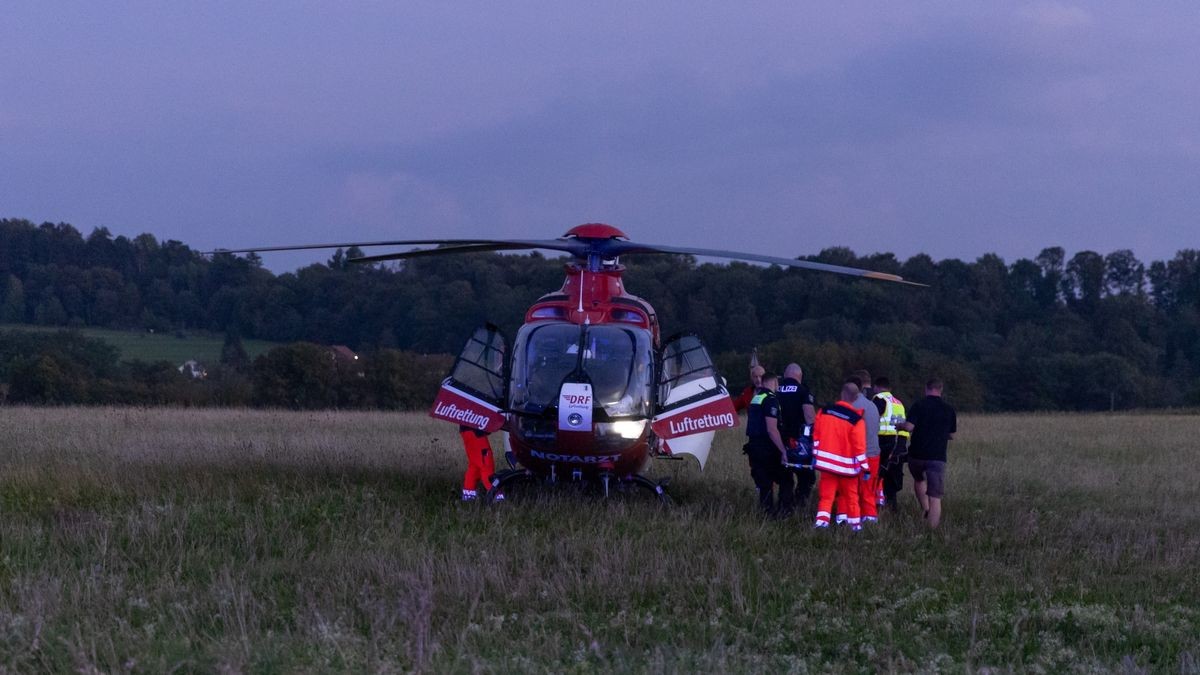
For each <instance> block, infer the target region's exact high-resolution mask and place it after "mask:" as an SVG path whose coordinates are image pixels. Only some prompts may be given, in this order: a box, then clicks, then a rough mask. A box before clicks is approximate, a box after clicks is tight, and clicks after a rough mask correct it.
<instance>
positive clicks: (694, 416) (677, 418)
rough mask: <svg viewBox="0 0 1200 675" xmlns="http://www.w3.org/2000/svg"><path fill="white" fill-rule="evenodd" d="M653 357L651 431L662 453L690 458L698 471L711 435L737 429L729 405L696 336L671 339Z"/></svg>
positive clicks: (729, 402) (711, 364)
mask: <svg viewBox="0 0 1200 675" xmlns="http://www.w3.org/2000/svg"><path fill="white" fill-rule="evenodd" d="M659 354H660V356H659V361H658V392H657V394H658V396H657V404H656V406H655V416H654V419H653V420H651V428H653V429H654V433H655V435H657V436H658V437H659V438H660V439H662V443H663V446H664V448H665V449H666V452H667V453H668V454H672V455H683V454H686V455H693V456H695V458H696V459H697V460H698V461H699V462H700V468H701V469H703V468H704V463H705V462H706V461H707V460H708V452H709V450H710V448H711V447H712V440H713V436H714V434H715V433H716V431H717V430H718V429H730V428H733V427H736V426H737V425H738V419H737V414H736V412H735V410H734V408H733V401H732V400H731V399H730V398H729V392H728V391H727V390H726V389H725V386H724V384H722V382H721V378H720V377H719V376H718V375H717V370H716V368H715V367H714V366H713V362H712V359H711V358H710V357H709V355H708V350H707V349H705V348H704V343H702V342H700V338H698V337H696V336H695V335H691V334H685V335H678V336H675V337H673V338H671V339H669V340H667V342H666V344H664V345H663V347H662V350H661V351H660V353H659Z"/></svg>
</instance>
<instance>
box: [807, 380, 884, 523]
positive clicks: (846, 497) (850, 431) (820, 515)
mask: <svg viewBox="0 0 1200 675" xmlns="http://www.w3.org/2000/svg"><path fill="white" fill-rule="evenodd" d="M859 391H860V390H859V388H858V385H856V384H854V383H853V382H847V383H845V384H843V385H842V393H841V398H840V400H839V401H838V402H837V403H835V404H833V405H830V406H825V407H823V408H821V410H820V412H818V413H817V420H816V422H815V423H814V424H813V460H814V468H816V470H817V474H818V475H819V476H820V480H819V482H818V483H817V494H818V498H819V501H818V502H817V520H816V523H815V524H814V527H817V528H826V527H829V518H830V511H831V510H832V508H833V502H834V500H835V499H837V501H838V502H839V503H841V504H844V505H845V507H846V516H847V518H846V522H847V523H848V524H849V525H850V529H852V530H855V531H857V530H861V529H862V518H861V514H860V511H859V496H858V491H859V483H861V482H863V481H865V480H869V479H870V477H871V471H870V466H869V465H868V464H867V425H866V422H865V421H864V420H863V416H862V415H861V414H859V412H858V411H857V410H855V409H854V405H853V404H854V401H855V400H856V399H857V398H858V395H859Z"/></svg>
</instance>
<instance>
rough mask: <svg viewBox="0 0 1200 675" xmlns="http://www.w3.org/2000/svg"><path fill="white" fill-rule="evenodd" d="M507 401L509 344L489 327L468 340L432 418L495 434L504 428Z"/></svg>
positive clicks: (481, 328) (434, 404) (441, 392)
mask: <svg viewBox="0 0 1200 675" xmlns="http://www.w3.org/2000/svg"><path fill="white" fill-rule="evenodd" d="M507 397H508V340H506V339H504V335H503V334H502V333H501V332H500V329H499V328H497V327H496V326H493V325H492V324H490V323H489V324H486V325H484V326H481V327H479V328H476V329H475V332H474V333H473V334H472V335H471V338H470V339H469V340H467V344H466V346H464V347H463V349H462V352H461V353H459V355H458V358H457V359H455V360H454V367H453V368H451V369H450V375H449V377H447V378H446V379H444V380H442V388H441V389H440V390H438V396H437V399H436V400H435V401H434V402H433V409H432V410H430V411H429V415H430V416H431V417H435V418H437V419H440V420H446V421H447V422H453V423H455V424H461V425H463V426H468V427H475V428H476V429H479V430H481V431H486V432H487V433H492V432H493V431H498V430H499V429H500V428H501V427H503V426H504V422H505V420H506V417H505V415H504V403H505V401H506V399H507Z"/></svg>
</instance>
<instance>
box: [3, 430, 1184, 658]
mask: <svg viewBox="0 0 1200 675" xmlns="http://www.w3.org/2000/svg"><path fill="white" fill-rule="evenodd" d="M960 427H961V429H962V433H961V434H960V440H958V441H956V442H955V443H954V444H953V446H952V450H951V451H952V458H951V467H950V473H949V479H948V487H947V492H948V493H947V498H946V501H945V506H946V516H945V522H944V523H943V528H942V529H941V530H938V531H936V532H928V531H926V530H925V529H924V528H923V527H922V526H921V524H920V522H919V517H918V515H919V514H917V513H916V507H915V504H913V503H910V502H911V493H908V492H907V489H906V494H905V495H903V496H904V497H905V500H904V504H903V507H904V508H903V509H902V511H901V512H900V513H898V514H894V515H892V516H891V517H887V518H885V521H884V522H882V523H880V524H879V526H878V527H877V528H875V529H874V530H872V531H868V532H865V533H862V534H861V535H858V536H853V535H851V534H850V533H848V532H836V531H835V532H813V531H811V530H810V529H809V522H808V520H807V519H796V520H793V521H790V522H770V521H767V522H764V521H762V520H761V519H759V518H758V517H757V516H756V515H755V513H754V509H753V504H754V496H753V493H752V490H751V487H750V482H749V478H748V476H747V471H746V468H745V464H744V459H743V457H742V456H741V455H740V453H739V448H740V445H741V440H740V438H739V437H738V435H737V433H736V432H731V433H728V434H725V435H723V436H720V437H719V438H718V447H717V448H716V449H715V450H714V455H713V457H712V458H711V460H710V464H709V467H708V469H707V470H706V471H705V472H704V474H703V475H701V474H700V472H699V471H698V470H697V469H696V467H695V466H694V464H692V463H690V461H689V463H686V464H680V463H661V464H656V465H654V466H652V467H651V469H650V470H651V472H652V473H656V474H658V475H664V474H665V475H671V476H672V477H673V483H672V488H671V489H672V492H673V493H674V495H675V496H676V498H677V500H678V501H679V502H680V504H679V506H677V507H675V508H673V509H668V510H662V509H659V508H657V507H655V506H654V505H652V504H650V503H648V502H646V501H643V500H633V499H614V500H610V501H607V502H606V501H602V500H595V499H590V498H585V497H580V496H578V495H574V494H572V493H571V491H570V490H561V491H558V492H557V493H556V494H554V495H553V496H551V497H550V498H548V499H542V500H537V501H533V502H529V503H523V504H520V505H517V504H510V505H502V506H501V507H500V508H486V507H483V506H481V505H475V504H471V505H463V504H459V503H457V502H455V501H454V499H455V497H456V493H457V489H458V479H459V476H460V475H461V473H460V472H461V470H462V469H463V464H464V462H463V458H462V451H461V449H460V447H459V445H458V439H457V434H456V433H455V430H454V428H453V427H450V426H448V425H444V424H442V423H437V422H433V421H431V420H428V419H427V418H425V417H423V416H421V415H416V414H388V413H327V412H317V413H284V412H262V411H255V412H248V411H220V410H134V409H30V408H5V409H0V668H2V669H5V670H9V671H20V672H28V671H85V672H94V671H106V672H117V671H138V672H166V671H175V672H211V671H214V670H225V671H233V672H237V671H259V672H264V671H265V672H271V671H295V670H301V671H328V670H349V671H362V670H370V671H383V672H393V671H413V670H416V671H436V672H445V671H459V672H474V671H483V672H490V671H501V672H503V671H529V672H563V671H568V672H590V671H596V670H632V671H650V672H664V671H667V672H674V671H746V670H757V671H768V670H769V671H774V672H808V671H821V672H825V671H832V672H860V671H864V670H865V671H871V670H874V671H903V672H909V671H950V672H958V671H964V670H979V671H985V670H986V671H993V672H994V671H997V670H1000V671H1008V670H1019V671H1033V670H1040V671H1044V672H1061V671H1072V670H1077V671H1097V670H1098V671H1122V672H1128V671H1141V670H1149V671H1162V672H1198V671H1200V582H1198V581H1197V574H1196V570H1197V563H1198V562H1200V508H1198V507H1197V500H1198V499H1200V488H1198V487H1197V480H1196V476H1195V472H1194V467H1195V464H1196V460H1197V459H1198V455H1200V451H1197V449H1196V446H1195V444H1194V439H1196V438H1197V437H1198V436H1200V418H1197V417H1192V416H1158V415H1146V416H1116V417H1112V416H1098V415H1097V416H1091V415H1089V416H1051V415H1024V416H1016V415H1006V416H988V417H979V416H975V417H966V418H964V419H963V420H962V421H961V423H960Z"/></svg>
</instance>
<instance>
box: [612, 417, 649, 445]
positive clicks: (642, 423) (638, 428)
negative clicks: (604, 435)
mask: <svg viewBox="0 0 1200 675" xmlns="http://www.w3.org/2000/svg"><path fill="white" fill-rule="evenodd" d="M612 430H613V433H615V434H616V435H618V436H620V437H621V438H626V439H630V440H632V439H634V438H641V436H642V432H643V431H645V430H646V420H620V421H618V422H613V423H612Z"/></svg>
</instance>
